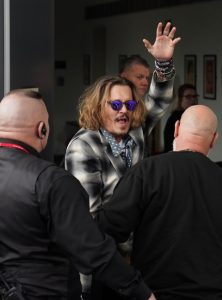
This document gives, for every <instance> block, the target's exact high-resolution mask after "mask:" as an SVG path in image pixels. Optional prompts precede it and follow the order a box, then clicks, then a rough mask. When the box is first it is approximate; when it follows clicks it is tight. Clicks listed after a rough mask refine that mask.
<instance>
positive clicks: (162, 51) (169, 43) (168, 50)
mask: <svg viewBox="0 0 222 300" xmlns="http://www.w3.org/2000/svg"><path fill="white" fill-rule="evenodd" d="M175 32H176V27H172V29H171V23H170V22H167V24H166V26H165V28H164V29H163V24H162V23H161V22H160V23H158V25H157V29H156V40H155V42H154V44H153V45H152V44H151V43H150V41H148V40H147V39H143V43H144V46H145V47H146V49H147V51H148V52H149V53H150V54H152V55H153V57H154V58H155V59H156V60H159V61H167V60H170V59H171V58H172V56H173V52H174V48H175V45H176V44H177V43H178V42H179V41H180V40H181V38H180V37H177V38H175V39H174V35H175Z"/></svg>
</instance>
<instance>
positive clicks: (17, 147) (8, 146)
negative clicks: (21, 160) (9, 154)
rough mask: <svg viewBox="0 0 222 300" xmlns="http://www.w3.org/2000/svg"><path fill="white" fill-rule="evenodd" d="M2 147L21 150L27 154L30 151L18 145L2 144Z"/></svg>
mask: <svg viewBox="0 0 222 300" xmlns="http://www.w3.org/2000/svg"><path fill="white" fill-rule="evenodd" d="M0 147H5V148H13V149H19V150H21V151H23V152H25V153H29V151H28V150H26V149H25V148H24V147H22V146H20V145H16V144H11V143H0Z"/></svg>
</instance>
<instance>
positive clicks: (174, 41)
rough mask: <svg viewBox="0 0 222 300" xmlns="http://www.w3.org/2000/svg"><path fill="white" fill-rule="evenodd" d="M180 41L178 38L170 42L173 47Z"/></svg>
mask: <svg viewBox="0 0 222 300" xmlns="http://www.w3.org/2000/svg"><path fill="white" fill-rule="evenodd" d="M180 41H181V38H180V37H178V38H175V39H174V40H173V41H172V43H173V45H174V46H175V45H176V44H177V43H179V42H180Z"/></svg>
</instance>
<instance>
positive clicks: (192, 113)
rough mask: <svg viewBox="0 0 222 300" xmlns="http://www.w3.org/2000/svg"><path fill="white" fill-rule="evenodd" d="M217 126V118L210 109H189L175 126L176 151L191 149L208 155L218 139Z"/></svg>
mask: <svg viewBox="0 0 222 300" xmlns="http://www.w3.org/2000/svg"><path fill="white" fill-rule="evenodd" d="M217 126H218V122H217V117H216V115H215V113H214V112H213V111H212V110H211V109H210V108H209V107H207V106H205V105H194V106H191V107H189V108H188V109H186V110H185V112H184V113H183V115H182V117H181V120H180V122H177V123H176V126H175V143H176V150H178V151H179V150H185V149H190V150H193V151H198V152H201V153H204V154H207V153H208V152H209V149H210V148H211V147H213V145H214V142H215V141H216V139H217V135H218V134H217Z"/></svg>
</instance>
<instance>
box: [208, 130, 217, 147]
mask: <svg viewBox="0 0 222 300" xmlns="http://www.w3.org/2000/svg"><path fill="white" fill-rule="evenodd" d="M218 136H219V134H218V132H215V133H214V136H213V139H212V141H211V143H210V148H213V147H214V145H215V143H216V140H217V139H218Z"/></svg>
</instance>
